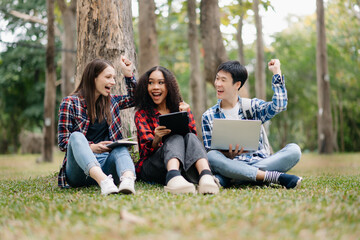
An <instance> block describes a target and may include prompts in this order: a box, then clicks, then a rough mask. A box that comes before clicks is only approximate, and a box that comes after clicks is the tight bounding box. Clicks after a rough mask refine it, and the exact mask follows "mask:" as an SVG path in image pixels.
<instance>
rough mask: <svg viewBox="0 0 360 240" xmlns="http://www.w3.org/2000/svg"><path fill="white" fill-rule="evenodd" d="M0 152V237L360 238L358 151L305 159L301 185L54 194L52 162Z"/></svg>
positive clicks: (300, 172) (92, 190)
mask: <svg viewBox="0 0 360 240" xmlns="http://www.w3.org/2000/svg"><path fill="white" fill-rule="evenodd" d="M38 157H39V155H0V207H1V208H0V239H4V240H5V239H71V238H74V239H359V238H360V194H359V193H360V153H347V154H343V153H342V154H340V153H339V154H333V155H318V154H315V153H306V154H303V156H302V158H301V161H300V162H299V164H298V165H297V166H296V167H295V168H294V169H293V170H291V172H290V173H292V174H296V175H299V176H302V177H303V178H304V180H303V183H302V185H301V187H300V188H298V189H296V190H286V189H283V188H280V187H279V186H276V185H272V186H269V187H260V186H242V187H240V188H228V189H221V191H220V193H219V194H218V195H205V196H204V195H178V196H174V195H170V194H167V193H165V192H164V191H163V188H162V187H161V186H159V185H148V184H145V183H136V189H137V193H136V195H134V196H129V195H111V196H102V195H100V189H99V188H98V187H95V186H94V187H88V188H79V189H59V188H58V187H57V182H56V180H57V179H56V175H57V171H58V169H59V166H60V165H61V162H62V158H63V154H62V153H59V152H57V153H56V154H55V159H54V162H52V163H41V164H38V163H36V159H37V158H38Z"/></svg>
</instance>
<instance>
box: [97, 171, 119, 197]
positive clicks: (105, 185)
mask: <svg viewBox="0 0 360 240" xmlns="http://www.w3.org/2000/svg"><path fill="white" fill-rule="evenodd" d="M100 188H101V194H102V195H108V194H114V193H118V192H119V189H118V188H117V187H116V185H115V184H114V180H113V178H112V176H111V174H110V175H109V176H107V177H106V178H105V179H104V180H102V181H101V182H100Z"/></svg>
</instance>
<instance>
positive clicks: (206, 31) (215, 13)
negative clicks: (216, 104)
mask: <svg viewBox="0 0 360 240" xmlns="http://www.w3.org/2000/svg"><path fill="white" fill-rule="evenodd" d="M219 11H220V10H219V5H218V0H202V1H201V3H200V30H201V40H202V45H203V48H204V74H205V81H206V82H209V83H211V84H213V83H214V79H215V74H216V69H217V67H218V66H219V65H220V64H221V63H223V62H226V61H227V60H228V56H227V54H226V51H225V47H224V42H223V38H222V35H221V32H220V12H219Z"/></svg>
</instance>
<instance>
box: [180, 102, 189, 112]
mask: <svg viewBox="0 0 360 240" xmlns="http://www.w3.org/2000/svg"><path fill="white" fill-rule="evenodd" d="M189 108H190V105H189V104H187V103H186V102H180V104H179V111H180V112H187V110H189Z"/></svg>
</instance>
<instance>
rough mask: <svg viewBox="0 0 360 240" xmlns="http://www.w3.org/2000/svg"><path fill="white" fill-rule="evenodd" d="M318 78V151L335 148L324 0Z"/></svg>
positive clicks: (319, 6) (319, 12)
mask: <svg viewBox="0 0 360 240" xmlns="http://www.w3.org/2000/svg"><path fill="white" fill-rule="evenodd" d="M316 32H317V46H316V79H317V88H318V108H319V109H318V151H319V153H329V154H330V153H332V152H333V150H334V142H333V141H334V140H333V125H332V116H331V102H330V77H329V74H328V63H327V46H326V30H325V13H324V2H323V0H316Z"/></svg>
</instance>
